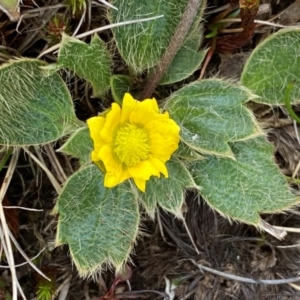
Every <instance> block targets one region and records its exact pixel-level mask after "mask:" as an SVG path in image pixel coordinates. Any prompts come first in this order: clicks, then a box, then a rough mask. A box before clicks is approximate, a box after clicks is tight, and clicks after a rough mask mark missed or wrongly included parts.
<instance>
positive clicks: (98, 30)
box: [37, 15, 163, 58]
mask: <svg viewBox="0 0 300 300" xmlns="http://www.w3.org/2000/svg"><path fill="white" fill-rule="evenodd" d="M162 17H163V15H160V16H156V17H151V18H145V19H139V20H132V21H125V22H120V23H116V24H110V25H106V26H102V27H99V28H96V29H93V30H90V31H87V32H84V33H81V34H78V35H77V36H74V37H75V38H77V39H81V38H84V37H86V36H89V35H92V34H94V33H98V32H101V31H104V30H107V29H112V28H115V27H119V26H123V25H130V24H135V23H142V22H147V21H152V20H155V19H159V18H162ZM60 45H61V43H59V44H56V45H54V46H52V47H51V48H49V49H47V50H46V51H44V52H42V53H41V54H40V55H39V56H38V57H37V58H41V57H42V56H44V55H45V54H48V53H50V52H52V51H55V50H57V49H59V47H60Z"/></svg>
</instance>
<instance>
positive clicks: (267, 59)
mask: <svg viewBox="0 0 300 300" xmlns="http://www.w3.org/2000/svg"><path fill="white" fill-rule="evenodd" d="M299 70H300V29H299V28H293V29H284V30H280V31H278V32H277V33H274V34H272V35H270V36H269V37H268V38H266V39H265V41H264V42H262V43H261V44H259V45H258V46H257V47H256V48H255V49H254V50H253V51H252V53H251V55H250V57H249V59H248V61H247V63H246V65H245V67H244V70H243V73H242V78H241V81H242V84H243V85H245V86H246V87H248V88H249V89H251V90H252V91H253V92H254V93H255V94H257V95H258V96H260V98H258V99H255V101H256V102H260V103H266V104H274V105H278V104H284V94H285V90H286V88H287V86H288V84H290V83H291V82H293V81H294V80H295V81H296V82H295V85H294V88H293V90H292V92H291V102H299V100H300V72H299Z"/></svg>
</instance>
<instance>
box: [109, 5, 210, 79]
mask: <svg viewBox="0 0 300 300" xmlns="http://www.w3.org/2000/svg"><path fill="white" fill-rule="evenodd" d="M202 2H203V3H202V6H201V9H200V13H199V16H198V18H197V20H196V22H195V23H197V24H198V23H199V21H200V20H201V14H202V12H203V9H204V7H205V4H206V3H205V1H202ZM111 3H112V4H113V5H114V6H116V7H118V11H116V10H111V11H110V21H111V23H118V22H122V21H130V20H134V19H142V18H148V17H154V16H159V15H164V17H163V18H160V19H157V20H153V21H149V22H146V23H137V24H132V25H126V26H119V27H117V28H114V29H113V34H114V37H115V40H116V44H117V47H118V49H119V52H120V54H121V56H122V57H123V59H124V60H125V61H126V63H127V64H128V65H129V67H130V68H131V69H132V70H133V72H135V73H141V72H142V71H143V70H144V69H148V68H151V67H153V66H155V65H156V64H157V63H158V61H159V60H160V58H161V56H162V54H163V53H164V51H165V49H166V48H167V46H168V45H169V43H170V40H171V37H172V36H173V34H174V33H175V29H176V26H177V25H178V23H179V21H180V19H181V17H182V14H183V12H184V10H185V8H186V6H187V3H188V0H182V1H178V0H160V1H159V2H156V1H148V0H139V1H135V0H112V1H111Z"/></svg>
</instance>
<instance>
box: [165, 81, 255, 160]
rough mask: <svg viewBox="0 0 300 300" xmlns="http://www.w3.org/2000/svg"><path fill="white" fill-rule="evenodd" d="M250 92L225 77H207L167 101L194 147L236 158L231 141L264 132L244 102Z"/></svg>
mask: <svg viewBox="0 0 300 300" xmlns="http://www.w3.org/2000/svg"><path fill="white" fill-rule="evenodd" d="M248 99H249V93H248V92H247V91H246V90H244V89H242V88H241V87H239V86H235V85H232V84H229V83H227V82H224V81H221V80H213V79H212V80H203V81H201V82H195V83H192V84H190V85H187V86H185V87H183V88H182V89H180V90H178V91H176V92H175V93H173V94H172V95H171V96H170V97H169V98H168V99H167V100H166V104H165V109H166V110H167V111H169V113H170V115H171V117H172V118H173V119H174V120H175V121H176V122H177V123H178V124H179V125H180V128H181V138H182V140H183V141H184V143H186V144H187V145H189V146H190V147H191V148H193V149H195V150H197V151H200V152H203V153H208V154H215V155H219V156H227V157H233V154H232V152H231V149H230V146H229V144H228V143H229V142H232V141H238V140H243V139H248V138H253V137H255V136H257V135H260V134H261V131H260V129H259V127H258V125H257V124H256V121H255V119H254V117H253V116H252V114H251V112H250V111H249V110H248V109H247V108H246V107H245V106H244V105H243V104H244V103H245V102H246V101H247V100H248Z"/></svg>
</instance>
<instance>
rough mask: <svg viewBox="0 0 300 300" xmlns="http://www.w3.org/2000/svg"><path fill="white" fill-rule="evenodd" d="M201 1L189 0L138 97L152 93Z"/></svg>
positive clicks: (182, 39)
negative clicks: (167, 44)
mask: <svg viewBox="0 0 300 300" xmlns="http://www.w3.org/2000/svg"><path fill="white" fill-rule="evenodd" d="M201 2H202V0H189V2H188V4H187V7H186V9H185V12H184V13H183V16H182V18H181V21H180V22H179V24H178V25H177V28H176V30H175V33H174V35H173V37H172V39H171V42H170V44H169V46H168V48H167V49H166V51H165V53H164V55H163V56H162V58H161V60H160V62H159V63H158V65H157V66H156V67H155V70H154V72H153V75H152V76H151V77H150V78H149V79H148V81H147V83H146V85H145V87H144V90H143V92H142V94H141V97H140V98H141V99H145V98H149V97H151V95H152V94H153V92H154V90H155V88H156V86H157V85H158V83H159V82H160V80H161V79H162V77H163V75H164V73H165V72H166V71H167V69H168V68H169V66H170V64H171V62H172V60H173V59H174V57H175V55H176V53H177V52H178V50H179V49H180V47H181V45H182V43H183V42H184V39H185V37H186V35H187V33H188V31H189V29H190V28H191V25H192V23H193V21H194V19H195V17H196V14H197V12H198V9H199V7H200V4H201Z"/></svg>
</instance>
